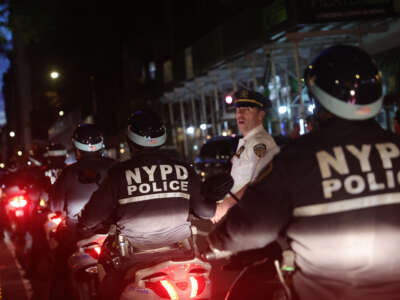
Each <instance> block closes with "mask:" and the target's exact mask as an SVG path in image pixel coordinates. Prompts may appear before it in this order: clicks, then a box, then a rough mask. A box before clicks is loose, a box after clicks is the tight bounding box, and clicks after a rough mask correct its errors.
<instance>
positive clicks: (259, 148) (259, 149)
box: [253, 144, 267, 158]
mask: <svg viewBox="0 0 400 300" xmlns="http://www.w3.org/2000/svg"><path fill="white" fill-rule="evenodd" d="M253 150H254V153H255V154H256V155H257V156H258V157H259V158H261V157H264V156H265V154H266V153H267V146H265V145H264V144H257V145H255V146H254V148H253Z"/></svg>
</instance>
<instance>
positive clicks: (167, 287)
mask: <svg viewBox="0 0 400 300" xmlns="http://www.w3.org/2000/svg"><path fill="white" fill-rule="evenodd" d="M160 283H161V285H162V286H163V288H164V289H165V290H166V291H167V293H168V295H169V298H170V299H172V300H175V299H179V297H178V294H177V293H176V291H175V288H174V286H173V285H172V284H171V283H170V282H169V281H168V280H161V281H160Z"/></svg>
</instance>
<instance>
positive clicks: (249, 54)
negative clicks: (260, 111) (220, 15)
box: [161, 1, 398, 160]
mask: <svg viewBox="0 0 400 300" xmlns="http://www.w3.org/2000/svg"><path fill="white" fill-rule="evenodd" d="M276 2H281V1H275V2H274V5H276ZM288 10H289V9H288ZM282 24H284V25H285V26H282ZM282 24H277V25H278V26H277V28H278V29H279V30H273V31H271V32H269V34H268V35H267V38H264V39H262V40H261V41H259V43H257V44H255V43H250V44H251V45H252V46H251V47H248V48H246V49H245V50H243V49H240V48H237V47H236V51H235V52H234V53H230V56H229V57H227V56H224V55H221V54H219V53H220V52H221V48H224V47H223V46H221V44H222V42H221V32H223V30H222V29H221V28H218V29H217V30H216V31H215V32H213V33H212V34H211V35H209V36H207V37H205V38H204V39H203V40H204V43H206V42H207V43H212V44H211V45H212V47H214V50H215V49H216V50H215V51H214V52H213V53H214V54H213V53H209V55H210V61H211V62H208V63H205V58H204V53H203V55H202V59H201V60H202V64H201V65H202V66H204V67H203V68H197V69H198V70H197V71H196V70H193V65H195V66H196V61H198V58H196V57H194V53H196V51H197V52H199V51H198V50H196V51H194V49H193V48H188V49H186V50H185V54H184V58H183V61H184V62H185V67H182V66H181V67H180V69H185V74H186V76H182V75H181V76H176V77H178V78H179V80H176V79H175V82H174V84H171V81H172V78H173V77H174V76H173V75H172V70H170V71H169V72H167V73H168V74H170V75H169V77H170V78H169V79H168V80H167V83H169V84H170V86H171V88H170V89H169V90H168V91H166V92H165V93H164V94H163V96H162V98H161V102H162V103H163V104H164V105H166V106H167V107H168V108H167V111H168V114H166V115H165V116H164V117H165V119H166V121H167V123H168V124H169V128H171V131H172V143H173V144H174V146H175V147H176V148H177V149H178V150H180V151H181V152H182V153H183V155H184V156H185V158H187V159H189V160H190V159H193V158H194V157H195V156H196V155H197V151H198V150H199V148H200V147H201V145H202V144H203V143H204V142H205V141H206V140H207V139H208V138H210V137H212V136H217V135H237V134H239V132H237V128H236V124H235V110H234V107H233V105H232V104H231V103H229V101H228V100H229V98H227V97H228V96H229V95H232V93H234V92H235V91H236V90H237V89H238V88H240V87H245V88H249V89H252V90H255V91H258V92H260V93H263V94H264V95H265V96H266V97H268V98H269V99H270V101H271V103H272V109H271V111H270V112H269V113H268V117H267V118H266V124H265V125H266V128H267V130H268V131H269V133H270V134H271V135H273V136H278V135H287V134H289V133H290V131H291V130H292V129H293V126H294V124H296V123H297V124H299V125H300V131H301V133H304V132H306V131H307V128H306V127H305V125H304V124H305V118H306V117H307V116H308V115H310V114H312V111H313V104H312V103H311V102H310V100H309V98H308V95H307V93H306V90H305V87H304V82H303V78H302V74H303V70H304V69H305V68H306V67H307V65H308V64H309V63H310V62H311V60H312V59H313V58H314V57H315V56H316V54H317V53H319V52H320V51H321V50H322V49H324V48H326V47H329V46H331V45H335V44H347V45H358V46H361V47H363V48H365V49H366V50H367V51H368V48H369V47H372V45H374V44H375V43H377V41H376V36H377V35H378V36H379V35H381V34H383V33H386V32H388V31H389V30H390V29H391V28H392V27H393V28H394V27H396V26H398V22H397V20H396V19H395V18H392V17H390V16H389V17H379V18H377V19H374V18H373V19H369V20H359V21H354V20H346V21H339V22H324V23H312V24H294V25H293V24H290V23H288V19H287V18H286V19H285V18H283V23H282ZM197 44H201V43H200V42H199V43H197ZM248 44H249V43H248ZM195 46H196V45H194V46H193V47H195ZM391 46H393V45H391ZM225 48H226V47H225ZM231 52H232V51H231ZM215 53H217V54H215ZM181 61H182V59H181ZM173 64H174V63H173V62H172V61H168V65H169V66H170V67H172V66H173ZM197 66H199V63H198V62H197ZM199 69H200V71H199ZM225 100H227V101H225ZM167 115H168V116H167Z"/></svg>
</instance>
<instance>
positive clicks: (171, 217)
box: [79, 150, 215, 249]
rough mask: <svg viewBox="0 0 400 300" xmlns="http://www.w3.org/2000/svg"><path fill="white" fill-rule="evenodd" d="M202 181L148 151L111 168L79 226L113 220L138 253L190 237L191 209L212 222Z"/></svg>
mask: <svg viewBox="0 0 400 300" xmlns="http://www.w3.org/2000/svg"><path fill="white" fill-rule="evenodd" d="M200 183H201V181H200V178H199V177H198V175H197V174H196V173H195V171H194V170H193V168H191V167H190V166H189V165H187V164H186V163H182V162H179V161H177V160H175V159H171V158H169V157H168V156H166V155H165V154H164V153H163V152H162V150H146V151H142V152H140V153H137V154H135V155H134V156H133V157H132V158H131V159H130V160H128V161H125V162H121V163H119V164H117V165H115V166H114V167H113V168H112V169H110V170H109V172H108V177H107V178H106V179H105V181H104V182H103V183H102V184H101V186H100V188H99V189H98V190H97V191H96V192H95V193H94V194H93V196H92V198H91V199H90V201H89V203H88V204H87V205H86V207H85V209H84V210H83V211H82V216H81V219H80V224H79V226H80V227H88V228H91V227H95V226H97V225H99V224H100V223H102V222H105V221H110V219H111V220H112V219H113V220H116V223H117V225H118V226H119V227H120V228H121V232H122V233H123V234H125V235H126V236H127V238H128V239H129V240H130V241H131V242H132V243H133V245H134V246H135V247H136V248H138V249H146V248H157V247H162V246H166V245H169V244H173V243H176V242H178V241H181V240H183V239H185V238H187V237H189V236H190V234H191V231H190V222H188V216H189V211H190V210H191V211H192V212H193V213H194V214H195V215H197V216H198V217H200V218H211V217H212V216H213V215H214V213H215V203H212V204H211V203H207V202H206V201H205V200H204V199H203V197H202V196H201V195H200Z"/></svg>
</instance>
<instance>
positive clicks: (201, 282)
mask: <svg viewBox="0 0 400 300" xmlns="http://www.w3.org/2000/svg"><path fill="white" fill-rule="evenodd" d="M190 284H191V291H190V298H195V297H197V296H199V295H200V294H201V293H202V292H203V291H204V289H205V287H206V278H205V277H203V276H190Z"/></svg>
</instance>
